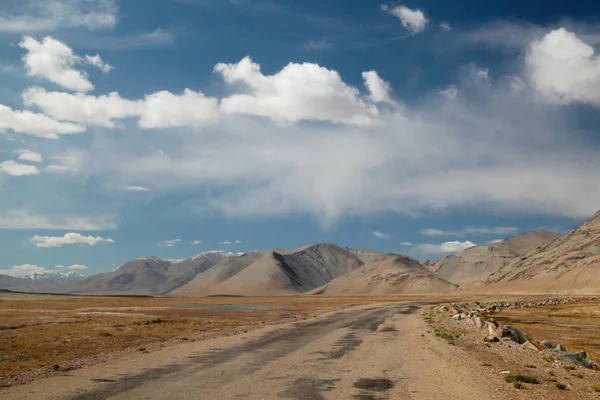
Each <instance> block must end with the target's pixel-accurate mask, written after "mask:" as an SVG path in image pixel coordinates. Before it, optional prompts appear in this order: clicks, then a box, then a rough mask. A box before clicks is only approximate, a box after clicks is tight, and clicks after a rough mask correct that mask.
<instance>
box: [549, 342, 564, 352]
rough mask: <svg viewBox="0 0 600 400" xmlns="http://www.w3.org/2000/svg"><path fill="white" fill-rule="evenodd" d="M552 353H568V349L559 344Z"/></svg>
mask: <svg viewBox="0 0 600 400" xmlns="http://www.w3.org/2000/svg"><path fill="white" fill-rule="evenodd" d="M552 351H553V352H555V353H561V352H564V351H567V349H565V346H563V345H562V344H557V345H556V346H555V347H554V348H553V349H552Z"/></svg>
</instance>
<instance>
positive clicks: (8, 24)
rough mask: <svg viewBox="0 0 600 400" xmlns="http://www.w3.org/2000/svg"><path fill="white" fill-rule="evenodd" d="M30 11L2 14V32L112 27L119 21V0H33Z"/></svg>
mask: <svg viewBox="0 0 600 400" xmlns="http://www.w3.org/2000/svg"><path fill="white" fill-rule="evenodd" d="M23 3H25V4H28V5H29V7H28V9H27V12H26V13H20V14H17V13H10V10H8V9H5V10H4V12H3V13H2V14H1V15H0V32H24V33H29V32H33V31H52V30H56V29H59V28H80V27H81V28H87V29H89V30H96V29H110V28H112V27H114V26H115V25H116V23H117V11H118V9H117V6H116V3H115V0H94V1H88V0H29V1H24V2H23Z"/></svg>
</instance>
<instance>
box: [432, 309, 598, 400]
mask: <svg viewBox="0 0 600 400" xmlns="http://www.w3.org/2000/svg"><path fill="white" fill-rule="evenodd" d="M580 306H581V305H565V306H561V308H562V309H563V310H567V309H569V308H578V307H580ZM541 309H543V307H542V308H541ZM536 310H537V312H540V311H539V309H538V308H535V309H533V308H531V309H522V310H509V312H510V313H513V312H515V311H516V312H519V313H525V314H526V313H534V312H536ZM546 312H550V311H549V310H548V311H546ZM424 316H425V319H426V320H427V321H428V323H429V325H430V328H431V329H430V330H431V332H432V333H433V334H437V335H438V337H440V340H445V341H447V342H448V343H449V344H451V345H453V346H455V347H456V348H457V349H459V350H460V351H462V352H464V353H465V354H468V356H469V357H470V358H471V359H473V360H476V361H474V362H475V363H476V364H475V365H477V366H478V367H479V369H480V370H481V371H482V372H486V373H488V374H489V373H491V374H493V375H494V376H495V377H496V378H495V379H496V380H497V379H500V380H501V381H502V380H504V379H505V377H506V376H515V375H525V376H531V377H534V378H536V379H538V380H539V384H524V385H523V388H522V389H517V388H516V387H515V386H514V384H513V383H503V388H502V391H503V393H504V394H505V395H506V398H523V399H542V398H543V399H600V393H599V392H596V391H595V390H594V389H592V386H596V385H600V372H599V371H595V370H591V369H587V368H583V367H576V366H573V365H572V364H571V363H569V362H567V361H562V360H557V357H556V355H555V354H554V353H552V352H550V351H548V350H547V351H537V350H530V349H527V348H523V347H522V346H521V345H519V344H517V343H515V342H512V341H510V340H507V338H504V339H503V340H501V341H500V342H499V343H485V342H484V341H483V338H484V337H485V336H486V335H487V333H488V332H487V329H478V328H476V327H475V326H474V325H473V324H472V323H469V322H465V321H466V320H463V321H454V320H452V319H451V318H449V317H448V316H447V315H445V314H442V313H440V312H438V311H436V309H435V308H430V309H429V310H428V311H427V312H426V313H425V314H424ZM525 332H526V333H530V334H531V335H532V337H533V338H534V339H537V340H542V339H545V338H547V339H551V338H550V337H536V335H535V334H533V332H531V331H529V330H527V329H525ZM568 332H569V328H568V327H565V328H563V330H562V331H561V330H560V329H557V330H556V331H555V333H560V335H563V337H567V336H568V334H569V333H568ZM596 332H598V331H596ZM538 333H539V332H538ZM544 336H545V335H544ZM555 342H557V343H558V342H560V341H559V340H555ZM567 350H574V349H573V348H569V347H568V346H567ZM557 383H562V384H564V385H565V386H566V388H565V390H560V389H559V388H558V387H557Z"/></svg>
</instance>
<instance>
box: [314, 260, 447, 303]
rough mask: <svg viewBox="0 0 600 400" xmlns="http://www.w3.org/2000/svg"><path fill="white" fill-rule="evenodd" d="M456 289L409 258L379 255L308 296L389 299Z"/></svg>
mask: <svg viewBox="0 0 600 400" xmlns="http://www.w3.org/2000/svg"><path fill="white" fill-rule="evenodd" d="M456 289H457V285H455V284H453V283H450V282H448V281H446V280H444V279H442V278H440V277H438V276H436V275H435V274H434V273H432V272H431V271H429V270H428V269H427V268H425V267H423V266H422V265H421V264H419V263H418V262H417V261H416V260H413V259H412V258H409V257H405V256H401V255H398V254H381V255H379V256H378V257H376V258H374V259H372V260H371V262H369V263H367V264H365V265H363V266H362V267H360V268H358V269H356V270H354V271H352V272H351V273H349V274H346V275H342V276H340V277H339V278H336V279H334V280H332V281H331V282H329V283H328V284H326V285H324V286H323V287H321V288H318V289H315V290H313V291H312V292H311V293H312V294H322V295H331V296H342V295H343V296H346V295H348V296H354V295H391V294H413V293H447V292H450V291H455V290H456Z"/></svg>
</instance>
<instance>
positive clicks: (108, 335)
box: [98, 332, 112, 337]
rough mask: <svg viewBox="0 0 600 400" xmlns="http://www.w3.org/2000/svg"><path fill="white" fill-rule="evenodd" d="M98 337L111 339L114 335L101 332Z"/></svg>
mask: <svg viewBox="0 0 600 400" xmlns="http://www.w3.org/2000/svg"><path fill="white" fill-rule="evenodd" d="M98 336H100V337H111V336H112V334H110V333H108V332H100V333H99V334H98Z"/></svg>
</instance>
